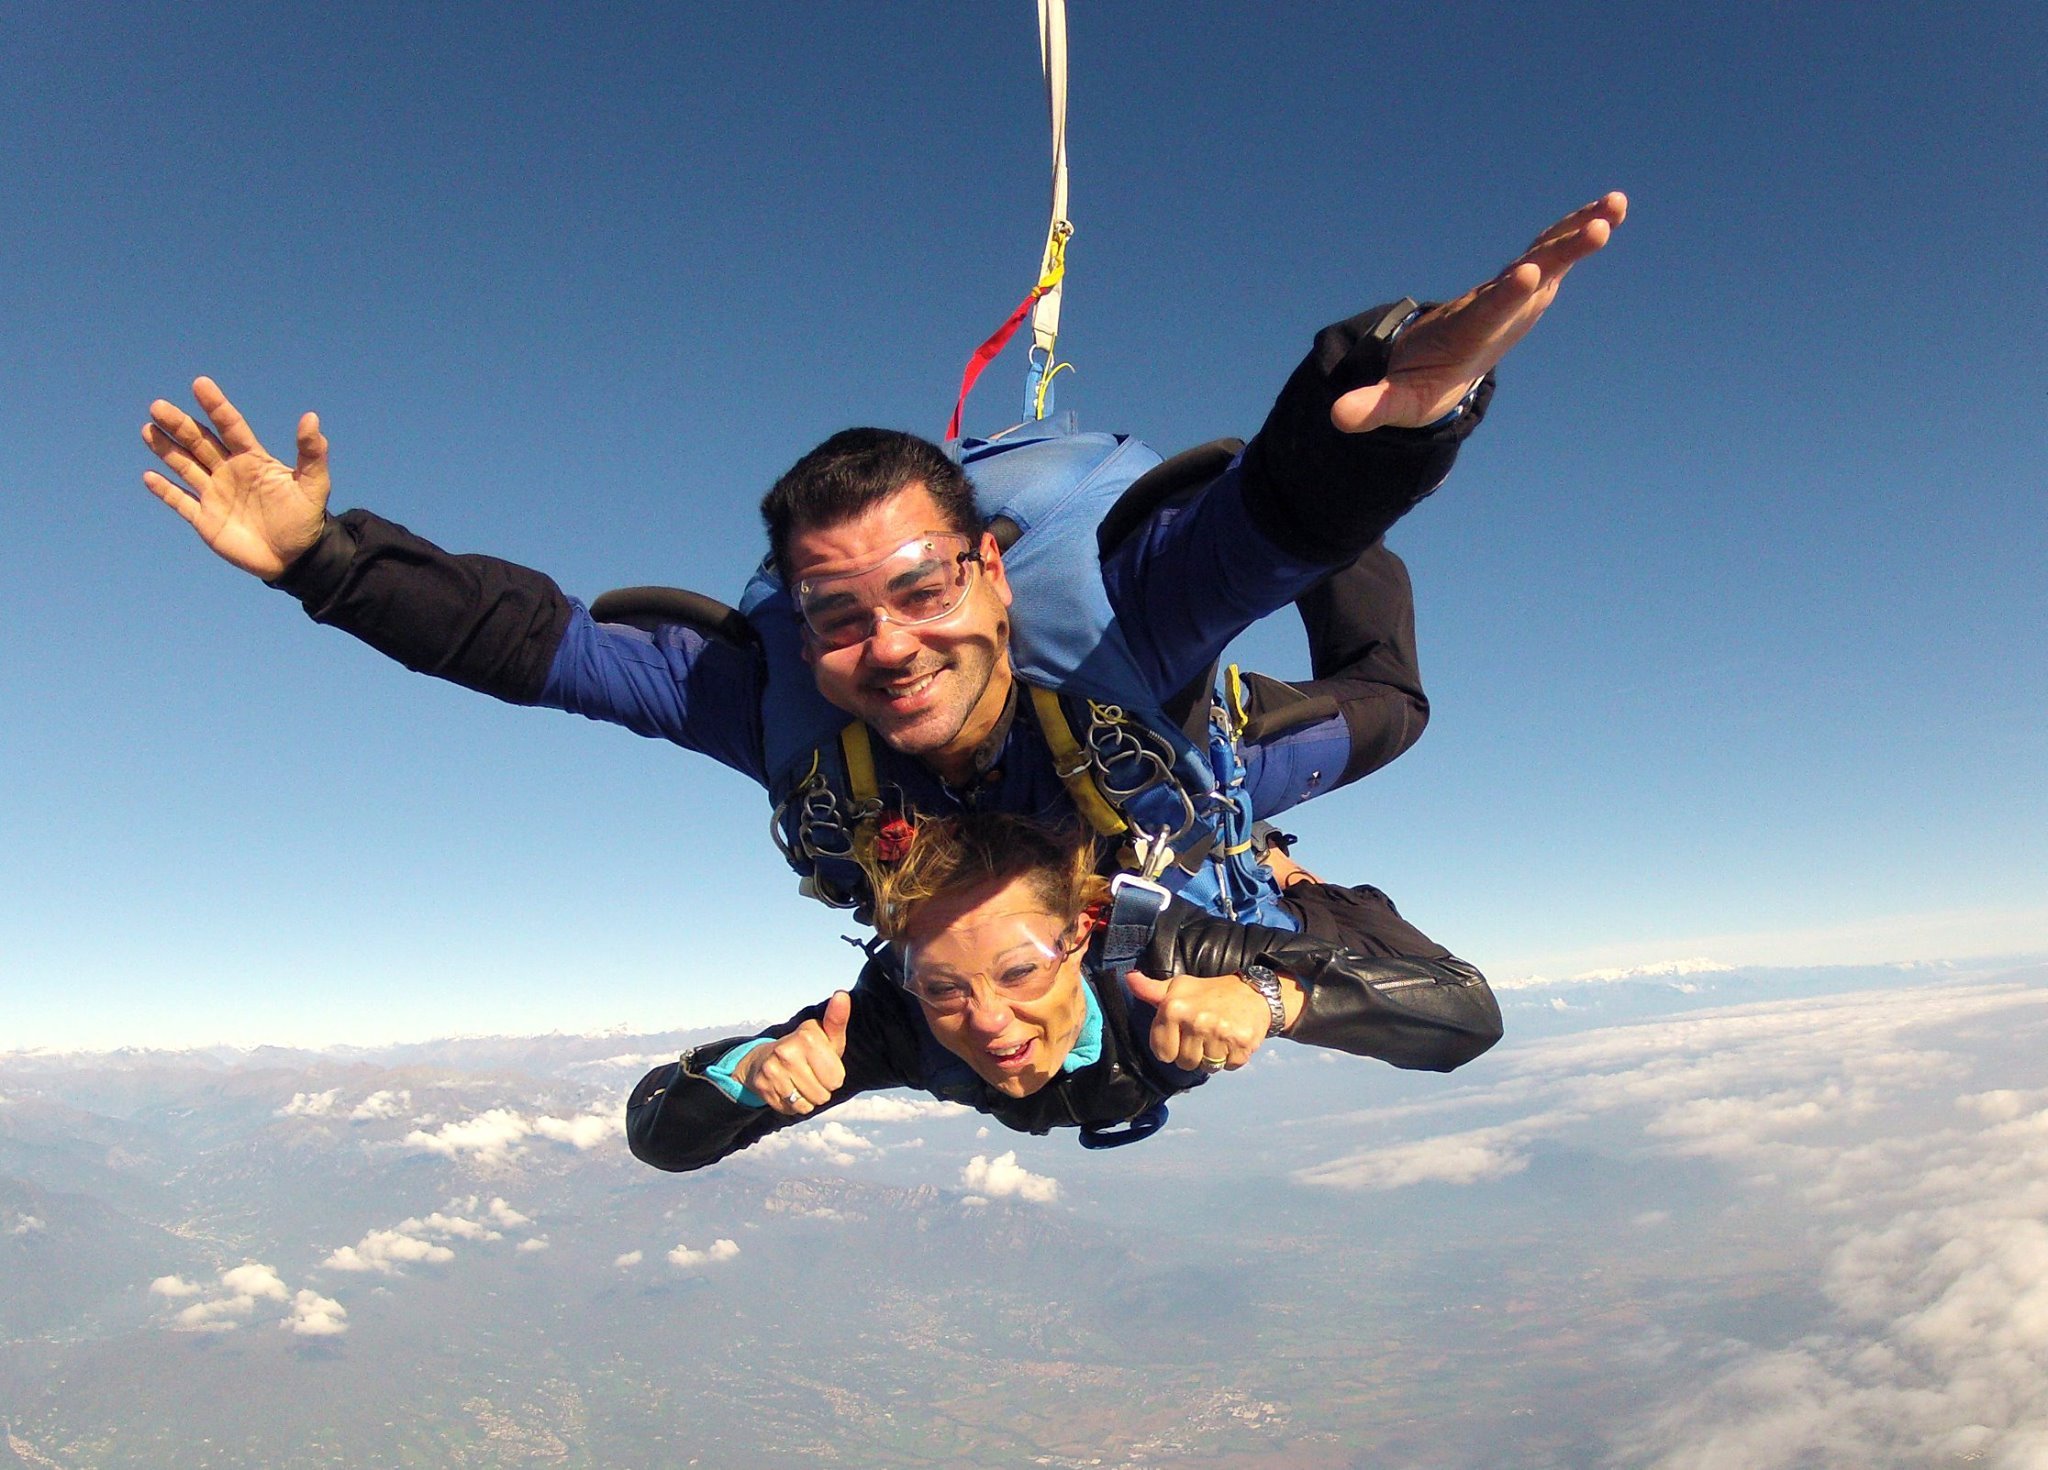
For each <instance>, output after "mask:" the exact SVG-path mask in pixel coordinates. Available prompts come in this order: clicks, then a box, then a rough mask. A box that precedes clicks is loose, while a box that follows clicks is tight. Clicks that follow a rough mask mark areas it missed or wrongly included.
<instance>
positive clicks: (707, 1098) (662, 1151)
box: [626, 974, 922, 1173]
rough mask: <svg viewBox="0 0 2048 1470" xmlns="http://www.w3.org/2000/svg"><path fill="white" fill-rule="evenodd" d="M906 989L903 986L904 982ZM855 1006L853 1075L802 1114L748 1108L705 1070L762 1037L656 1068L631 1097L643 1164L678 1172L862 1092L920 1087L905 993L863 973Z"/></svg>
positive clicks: (811, 1011)
mask: <svg viewBox="0 0 2048 1470" xmlns="http://www.w3.org/2000/svg"><path fill="white" fill-rule="evenodd" d="M898 991H899V994H900V987H899V988H898ZM852 994H853V1011H852V1013H851V1014H850V1015H849V1016H848V1017H847V1023H846V1056H845V1063H846V1081H845V1083H844V1085H842V1086H841V1087H840V1088H839V1090H838V1091H837V1092H835V1093H834V1094H833V1095H832V1100H831V1101H830V1102H829V1103H827V1104H826V1105H825V1106H824V1107H822V1108H819V1109H818V1110H817V1111H815V1112H812V1113H808V1114H806V1115H805V1116H804V1117H802V1118H795V1117H787V1116H785V1115H784V1114H781V1113H778V1112H776V1111H775V1110H774V1109H773V1108H768V1107H748V1106H747V1105H746V1104H745V1103H743V1102H736V1101H734V1100H733V1099H732V1098H729V1097H727V1096H726V1095H725V1092H724V1090H723V1089H721V1088H720V1087H719V1086H718V1084H717V1083H715V1082H712V1081H711V1080H709V1079H708V1078H707V1077H705V1075H704V1073H705V1071H706V1070H707V1069H708V1068H710V1067H711V1066H712V1065H713V1064H715V1063H716V1062H717V1061H718V1060H719V1058H721V1057H723V1056H724V1055H725V1054H726V1053H727V1052H729V1051H731V1050H732V1049H733V1048H734V1047H736V1046H745V1045H747V1044H748V1043H749V1042H752V1041H754V1040H757V1039H758V1038H757V1037H753V1036H734V1037H729V1038H727V1039H726V1040H723V1041H713V1042H708V1043H706V1044H705V1045H703V1046H700V1047H696V1048H694V1049H693V1050H691V1051H688V1052H686V1053H684V1055H683V1057H682V1059H681V1060H679V1061H674V1062H669V1063H667V1064H665V1065H663V1066H659V1067H656V1068H655V1069H654V1070H653V1071H651V1072H649V1073H648V1074H647V1075H646V1076H645V1077H643V1078H641V1079H640V1083H639V1085H638V1086H637V1087H635V1088H634V1089H633V1091H632V1092H631V1094H629V1095H628V1097H627V1099H626V1143H627V1145H628V1146H629V1147H630V1148H631V1149H632V1150H633V1157H634V1158H636V1159H638V1160H640V1162H642V1163H643V1164H651V1165H653V1166H654V1167H655V1168H657V1169H666V1170H668V1171H669V1172H671V1173H687V1172H688V1171H690V1170H692V1169H701V1168H703V1167H705V1166H706V1165H707V1164H715V1163H717V1162H718V1161H719V1160H720V1159H723V1158H727V1157H729V1156H730V1155H732V1154H736V1153H738V1152H739V1151H740V1150H741V1149H744V1148H748V1147H750V1146H752V1145H753V1144H756V1143H759V1142H760V1141H761V1140H762V1139H764V1138H766V1137H767V1136H768V1135H769V1134H771V1133H777V1132H780V1131H781V1130H782V1129H784V1128H787V1127H789V1126H790V1125H792V1124H795V1123H801V1122H804V1121H805V1120H806V1119H807V1118H816V1117H818V1116H819V1115H820V1114H823V1113H826V1112H829V1111H831V1109H833V1108H835V1107H837V1106H839V1104H841V1103H843V1102H845V1101H846V1100H847V1099H849V1098H852V1097H856V1096H858V1095H859V1094H861V1093H863V1092H874V1091H878V1090H880V1089H883V1088H888V1087H915V1086H918V1085H919V1084H920V1082H921V1080H922V1069H921V1068H920V1067H919V1066H918V1045H917V1043H918V1037H917V1033H916V1032H915V1030H914V1029H913V1026H912V1023H911V1020H910V1017H909V1015H908V1014H907V1013H906V1011H905V1008H904V1005H903V1003H902V1001H901V1000H899V999H897V998H896V997H893V996H891V995H890V994H889V993H888V992H887V990H885V989H884V988H882V986H880V985H875V984H871V983H870V982H869V980H868V977H867V976H866V975H865V974H864V975H863V977H862V980H861V982H860V983H858V984H856V985H855V986H854V988H853V992H852ZM825 1004H826V1003H825V1002H824V1001H820V1002H819V1003H818V1004H816V1005H812V1006H806V1007H804V1009H802V1010H801V1011H798V1012H797V1013H796V1014H795V1015H794V1016H791V1017H790V1018H789V1019H788V1020H787V1021H785V1022H783V1023H782V1024H781V1025H779V1026H772V1027H770V1028H769V1029H768V1030H767V1031H764V1032H762V1033H761V1035H763V1036H768V1037H780V1036H786V1035H788V1034H789V1033H790V1032H792V1031H794V1030H796V1029H797V1027H799V1026H801V1025H803V1023H804V1022H806V1021H815V1020H817V1019H818V1018H819V1017H821V1016H822V1015H823V1014H824V1013H825Z"/></svg>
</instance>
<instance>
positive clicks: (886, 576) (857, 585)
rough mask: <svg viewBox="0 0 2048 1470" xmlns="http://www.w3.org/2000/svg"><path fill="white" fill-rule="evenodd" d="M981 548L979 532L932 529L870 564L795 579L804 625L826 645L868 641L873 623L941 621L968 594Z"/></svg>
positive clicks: (906, 624) (907, 624)
mask: <svg viewBox="0 0 2048 1470" xmlns="http://www.w3.org/2000/svg"><path fill="white" fill-rule="evenodd" d="M980 565H981V552H980V551H979V550H978V549H977V548H976V544H975V538H973V537H970V536H962V535H959V534H957V533H954V532H943V533H941V532H928V533H927V534H925V535H922V536H919V537H917V538H916V539H915V540H911V541H906V542H904V543H903V544H902V545H901V546H899V547H897V548H896V549H895V550H894V551H892V552H890V553H889V554H888V555H887V556H885V557H883V558H882V559H881V560H880V561H878V562H876V563H875V564H874V565H873V566H871V567H863V568H861V569H860V570H859V571H857V572H841V573H836V574H834V575H832V576H829V577H806V578H804V579H803V580H802V581H800V582H798V583H797V584H796V605H797V609H798V611H800V612H801V613H802V614H803V619H804V626H805V627H807V628H809V629H810V630H811V636H812V637H813V638H815V639H817V640H818V642H819V643H821V644H823V645H824V646H825V647H826V648H851V647H853V645H854V644H856V643H861V642H864V641H865V640H866V639H867V638H868V637H869V635H870V634H871V633H873V631H874V627H875V624H876V623H878V622H880V621H882V620H884V619H887V620H888V621H889V622H892V623H894V624H896V625H897V626H898V627H914V626H915V625H916V624H918V623H932V622H937V621H938V620H939V619H940V618H943V617H944V616H946V614H948V613H950V612H952V611H953V610H954V609H955V608H957V607H959V606H960V604H961V603H963V602H965V601H966V600H967V594H968V592H969V591H970V590H971V589H972V588H973V586H974V572H975V568H976V567H978V566H980Z"/></svg>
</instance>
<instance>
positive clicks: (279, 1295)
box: [149, 1261, 291, 1332]
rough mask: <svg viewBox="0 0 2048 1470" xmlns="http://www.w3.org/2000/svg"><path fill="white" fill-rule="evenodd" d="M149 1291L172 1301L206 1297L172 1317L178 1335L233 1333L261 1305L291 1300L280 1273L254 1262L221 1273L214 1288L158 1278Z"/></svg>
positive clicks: (169, 1278)
mask: <svg viewBox="0 0 2048 1470" xmlns="http://www.w3.org/2000/svg"><path fill="white" fill-rule="evenodd" d="M149 1290H150V1294H151V1295H152V1296H160V1297H165V1298H167V1299H169V1300H173V1301H177V1300H181V1299H183V1298H186V1297H193V1296H203V1297H205V1298H206V1299H205V1300H203V1301H196V1302H193V1303H192V1304H191V1305H190V1306H186V1307H181V1308H179V1309H178V1310H177V1311H176V1312H175V1313H173V1314H172V1316H171V1325H172V1326H173V1327H174V1328H175V1329H176V1330H177V1331H179V1332H233V1331H234V1330H235V1329H236V1328H237V1327H239V1326H241V1325H242V1324H243V1323H244V1322H247V1321H249V1320H250V1319H251V1318H253V1317H254V1316H255V1315H256V1308H257V1304H258V1303H260V1302H285V1301H290V1300H291V1292H290V1291H289V1290H287V1289H286V1287H285V1284H284V1282H283V1281H282V1280H281V1279H280V1278H279V1277H278V1274H277V1272H276V1271H274V1270H272V1269H271V1268H270V1267H269V1266H265V1265H261V1264H258V1263H257V1262H254V1261H250V1262H247V1263H245V1264H243V1265H240V1266H233V1267H230V1268H229V1269H228V1270H225V1271H223V1272H221V1273H220V1278H219V1280H218V1282H217V1283H216V1284H215V1285H213V1286H211V1287H208V1286H201V1285H199V1284H197V1283H195V1282H191V1281H187V1280H185V1279H184V1278H183V1277H180V1276H159V1277H157V1278H156V1280H154V1281H152V1282H150V1283H149Z"/></svg>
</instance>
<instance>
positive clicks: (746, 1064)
mask: <svg viewBox="0 0 2048 1470" xmlns="http://www.w3.org/2000/svg"><path fill="white" fill-rule="evenodd" d="M852 1019H853V997H852V996H851V995H849V994H847V993H846V992H845V991H843V990H838V991H834V992H833V994H832V998H831V999H830V1000H828V1001H826V1002H825V1009H824V1011H823V1012H822V1013H821V1014H820V1015H819V1017H818V1018H817V1019H816V1020H814V1021H806V1022H804V1023H803V1024H802V1025H801V1026H799V1027H797V1028H796V1029H795V1030H794V1031H791V1032H790V1033H788V1034H787V1035H786V1036H782V1037H779V1038H777V1039H776V1040H775V1041H774V1042H772V1043H770V1044H769V1045H767V1046H757V1047H755V1048H754V1050H753V1051H751V1052H749V1053H748V1054H747V1055H746V1056H745V1057H744V1058H742V1059H741V1061H740V1064H739V1065H738V1066H737V1067H735V1068H733V1080H734V1081H736V1082H738V1083H739V1084H740V1085H741V1086H743V1087H745V1088H747V1089H748V1090H749V1091H751V1092H752V1093H753V1094H754V1095H755V1096H756V1097H759V1098H760V1099H761V1100H762V1101H764V1102H766V1103H767V1104H768V1106H769V1107H771V1108H773V1109H774V1110H775V1111H776V1112H778V1113H782V1114H784V1115H785V1116H788V1117H793V1118H801V1117H802V1116H804V1114H806V1113H810V1112H815V1111H816V1110H817V1109H819V1108H822V1107H823V1106H825V1104H826V1103H828V1102H830V1101H832V1094H833V1093H835V1092H837V1091H838V1090H839V1088H840V1087H841V1086H842V1085H844V1083H845V1082H846V1027H847V1023H848V1022H850V1021H851V1020H852Z"/></svg>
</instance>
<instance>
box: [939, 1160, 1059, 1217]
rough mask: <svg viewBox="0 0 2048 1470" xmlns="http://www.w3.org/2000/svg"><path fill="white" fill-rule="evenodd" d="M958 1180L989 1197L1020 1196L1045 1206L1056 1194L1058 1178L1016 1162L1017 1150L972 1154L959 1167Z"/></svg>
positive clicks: (977, 1192)
mask: <svg viewBox="0 0 2048 1470" xmlns="http://www.w3.org/2000/svg"><path fill="white" fill-rule="evenodd" d="M960 1182H961V1183H962V1184H964V1185H966V1186H967V1188H969V1189H971V1190H973V1191H974V1192H975V1193H976V1194H979V1195H982V1196H985V1197H986V1198H989V1199H1006V1198H1010V1199H1021V1200H1026V1201H1029V1202H1030V1203H1032V1204H1035V1205H1049V1204H1051V1203H1052V1202H1053V1201H1054V1200H1056V1199H1058V1198H1059V1196H1060V1186H1059V1181H1058V1180H1056V1179H1051V1178H1048V1177H1047V1176H1046V1175H1043V1174H1034V1173H1032V1172H1031V1171H1030V1170H1029V1169H1026V1168H1025V1167H1024V1166H1023V1165H1022V1164H1020V1163H1018V1162H1017V1151H1016V1150H1015V1149H1011V1150H1010V1151H1009V1152H1007V1153H1000V1154H997V1155H996V1156H995V1157H994V1158H992V1159H991V1158H988V1157H986V1156H985V1155H982V1154H976V1155H975V1156H974V1157H973V1158H971V1159H969V1160H968V1161H967V1164H966V1166H965V1167H964V1168H962V1169H961V1170H960Z"/></svg>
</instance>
